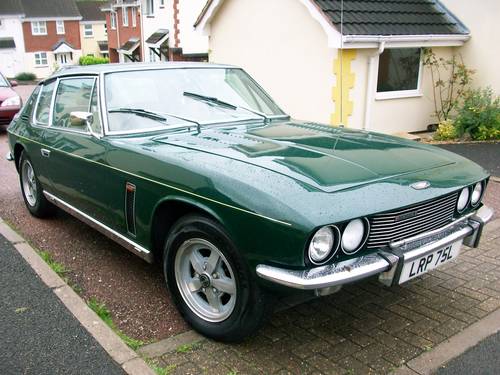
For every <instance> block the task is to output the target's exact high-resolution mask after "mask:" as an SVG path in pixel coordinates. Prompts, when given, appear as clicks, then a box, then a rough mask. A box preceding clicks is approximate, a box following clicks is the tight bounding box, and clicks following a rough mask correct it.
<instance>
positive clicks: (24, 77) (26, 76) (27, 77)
mask: <svg viewBox="0 0 500 375" xmlns="http://www.w3.org/2000/svg"><path fill="white" fill-rule="evenodd" d="M15 78H16V80H17V81H35V80H36V74H35V73H29V72H22V73H19V74H18V75H17V76H16V77H15Z"/></svg>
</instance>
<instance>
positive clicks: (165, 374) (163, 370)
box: [146, 359, 177, 375]
mask: <svg viewBox="0 0 500 375" xmlns="http://www.w3.org/2000/svg"><path fill="white" fill-rule="evenodd" d="M146 363H147V364H148V365H149V367H151V368H152V369H153V371H154V372H155V373H156V374H157V375H169V374H170V373H171V372H172V371H173V370H175V368H176V367H177V366H176V365H169V366H167V367H162V366H160V365H159V364H158V361H155V360H151V359H146Z"/></svg>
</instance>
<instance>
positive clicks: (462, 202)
mask: <svg viewBox="0 0 500 375" xmlns="http://www.w3.org/2000/svg"><path fill="white" fill-rule="evenodd" d="M469 195H470V192H469V188H468V187H464V188H463V189H462V191H461V192H460V196H459V197H458V202H457V211H458V212H462V211H463V210H465V208H466V207H467V204H468V203H469Z"/></svg>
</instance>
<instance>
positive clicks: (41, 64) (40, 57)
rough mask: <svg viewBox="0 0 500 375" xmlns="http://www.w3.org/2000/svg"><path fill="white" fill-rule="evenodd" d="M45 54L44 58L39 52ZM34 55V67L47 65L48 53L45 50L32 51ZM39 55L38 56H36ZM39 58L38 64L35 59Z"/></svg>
mask: <svg viewBox="0 0 500 375" xmlns="http://www.w3.org/2000/svg"><path fill="white" fill-rule="evenodd" d="M42 53H43V54H45V59H44V58H42V56H41V54H42ZM33 55H34V57H35V68H45V67H47V66H49V55H48V54H47V52H45V51H39V52H34V53H33ZM37 55H39V57H37ZM38 60H40V64H38V63H37V61H38ZM43 60H45V64H43V63H42V61H43Z"/></svg>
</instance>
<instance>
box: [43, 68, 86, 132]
mask: <svg viewBox="0 0 500 375" xmlns="http://www.w3.org/2000/svg"><path fill="white" fill-rule="evenodd" d="M94 82H95V79H94V78H71V79H65V80H61V81H60V82H59V86H58V87H57V93H56V99H55V102H54V116H53V123H52V124H53V126H55V127H58V128H65V129H70V130H78V131H87V129H86V128H82V127H81V126H79V125H77V124H75V123H74V122H73V121H71V113H72V112H87V113H88V112H90V111H91V106H90V100H91V96H92V90H93V88H94Z"/></svg>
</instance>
